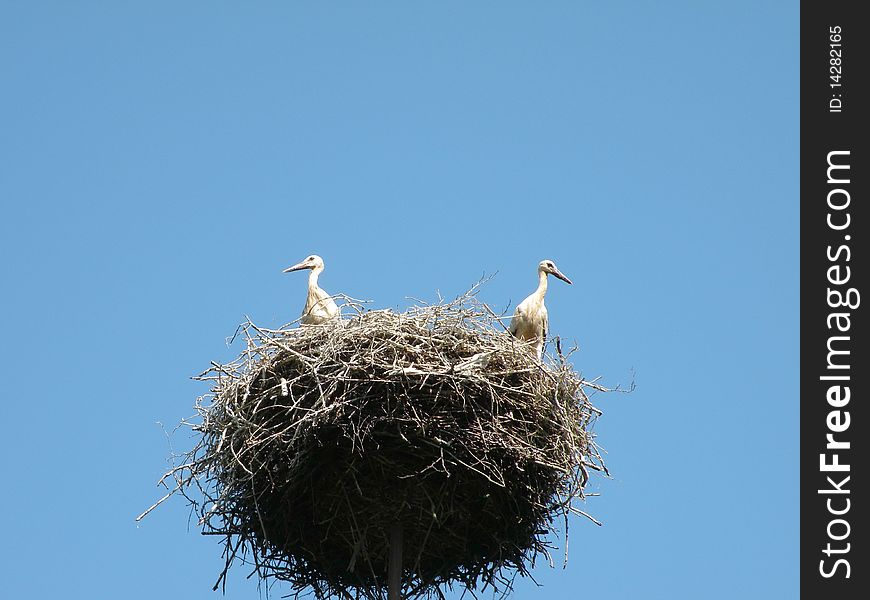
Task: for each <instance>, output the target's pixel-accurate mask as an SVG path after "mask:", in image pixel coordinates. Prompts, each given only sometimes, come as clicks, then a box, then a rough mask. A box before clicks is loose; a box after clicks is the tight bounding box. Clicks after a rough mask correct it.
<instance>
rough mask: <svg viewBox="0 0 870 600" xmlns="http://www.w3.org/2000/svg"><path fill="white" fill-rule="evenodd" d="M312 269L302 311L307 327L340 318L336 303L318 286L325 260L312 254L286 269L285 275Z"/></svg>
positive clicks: (303, 321) (303, 320)
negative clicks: (318, 278)
mask: <svg viewBox="0 0 870 600" xmlns="http://www.w3.org/2000/svg"><path fill="white" fill-rule="evenodd" d="M302 269H311V273H310V274H309V275H308V296H307V297H306V298H305V308H304V309H302V323H303V324H305V325H320V324H321V323H325V322H327V321H329V320H330V319H335V318H338V317H339V316H340V313H339V311H338V306H336V304H335V301H334V300H333V299H332V298H331V297H330V295H329V294H327V293H326V292H325V291H324V290H322V289H321V288H320V287H319V286H318V285H317V277H318V276H319V275H320V274H321V273H322V272H323V259H322V258H320V257H319V256H317V255H316V254H312V255H311V256H309V257H308V258H306V259H305V260H303V261H302V262H300V263H296V264H295V265H293V266H292V267H287V268H286V269H284V272H285V273H290V272H292V271H301V270H302Z"/></svg>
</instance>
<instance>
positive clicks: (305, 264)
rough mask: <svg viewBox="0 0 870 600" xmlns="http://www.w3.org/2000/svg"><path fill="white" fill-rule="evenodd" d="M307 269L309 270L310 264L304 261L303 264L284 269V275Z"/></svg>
mask: <svg viewBox="0 0 870 600" xmlns="http://www.w3.org/2000/svg"><path fill="white" fill-rule="evenodd" d="M307 268H308V263H307V262H305V261H302V262H301V263H296V264H295V265H293V266H292V267H287V268H286V269H284V273H292V272H293V271H301V270H302V269H307Z"/></svg>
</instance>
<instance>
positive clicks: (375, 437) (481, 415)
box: [167, 290, 606, 598]
mask: <svg viewBox="0 0 870 600" xmlns="http://www.w3.org/2000/svg"><path fill="white" fill-rule="evenodd" d="M240 332H241V334H242V335H243V336H244V338H245V340H246V342H247V347H246V348H245V350H244V351H243V352H242V353H241V356H240V357H239V358H238V359H237V360H236V361H234V362H232V363H230V364H227V365H218V364H216V363H215V364H213V368H212V369H210V370H209V371H207V372H206V373H204V374H203V375H202V376H201V378H202V379H205V380H208V381H210V382H212V384H213V388H212V393H211V394H208V395H206V396H204V397H202V398H200V399H199V400H198V402H197V406H196V408H197V411H198V413H199V417H200V418H201V421H200V422H199V423H198V424H196V425H194V429H195V431H197V432H199V435H198V437H197V440H198V443H197V444H196V446H195V448H194V449H193V450H192V451H190V452H189V454H187V455H186V456H184V457H182V458H183V460H182V461H181V462H180V463H179V464H178V466H177V467H175V468H174V469H173V470H172V471H170V472H169V473H167V476H171V478H174V480H175V482H176V487H175V488H174V489H173V490H172V491H171V492H170V494H167V497H168V496H169V495H171V494H172V493H174V492H180V493H182V494H183V495H184V496H185V497H186V498H187V499H188V501H189V502H190V503H191V505H192V506H193V508H194V510H195V511H196V513H197V515H198V516H199V518H200V525H201V526H202V529H203V533H205V534H208V535H217V536H220V537H222V538H224V544H225V548H224V556H225V559H226V564H225V568H224V569H223V572H222V573H221V575H220V577H219V579H218V583H217V584H216V585H215V588H217V587H218V586H219V585H220V584H221V582H222V581H225V578H226V575H227V571H228V570H229V568H230V566H231V565H232V564H233V562H234V561H235V560H236V559H239V560H241V561H242V562H245V563H247V564H250V565H253V570H254V572H256V573H257V574H258V575H259V576H260V577H262V578H264V579H265V578H276V579H280V580H285V581H288V582H290V584H291V585H292V588H293V589H294V590H295V591H296V592H302V591H306V590H307V591H313V592H314V594H315V596H316V597H317V598H326V597H328V596H330V595H337V596H339V597H344V598H354V597H363V598H382V597H384V596H383V594H384V592H383V590H384V589H385V586H386V575H387V565H388V560H389V539H390V530H391V527H393V526H394V525H396V524H398V525H401V527H402V529H403V532H404V544H403V545H404V561H403V562H404V566H403V573H402V578H403V586H404V587H403V589H404V592H403V593H404V595H405V596H403V597H417V596H435V597H443V596H442V594H441V588H442V587H445V586H446V587H452V586H453V585H455V584H460V585H462V586H464V587H467V588H468V589H471V590H474V589H479V588H480V587H481V586H483V587H485V586H486V585H492V586H494V587H495V588H496V589H498V588H501V589H502V590H506V589H510V587H511V583H510V582H511V581H512V579H513V577H514V576H515V575H516V574H517V573H519V574H521V575H528V569H529V568H531V565H532V564H533V562H534V560H535V558H536V557H537V556H538V555H539V554H543V555H545V556H546V557H547V558H548V559H549V557H550V555H549V552H548V549H550V548H551V546H550V545H549V543H548V541H547V539H546V538H547V536H548V534H549V533H550V532H551V530H552V529H553V525H554V521H555V520H556V519H557V518H558V519H559V520H560V521H562V520H563V519H564V522H565V524H566V526H567V517H568V515H569V514H570V513H572V512H574V513H578V514H583V515H585V514H586V513H584V512H583V511H581V510H580V509H579V508H578V507H577V506H576V503H577V501H578V500H581V499H583V498H584V486H585V484H586V482H587V479H588V472H589V469H592V470H598V471H604V472H606V469H605V467H604V463H603V461H602V459H601V456H600V454H599V452H598V449H597V447H596V445H595V443H594V441H593V433H592V431H591V426H592V424H593V423H594V421H595V419H596V418H597V416H599V415H600V412H599V411H598V410H597V409H596V408H595V407H593V406H592V404H591V403H590V402H589V399H588V398H587V396H586V394H585V392H584V388H586V387H593V388H596V389H603V388H599V387H598V386H597V385H595V384H594V383H590V382H586V381H584V380H583V379H582V378H581V377H580V376H579V375H578V374H577V373H575V372H574V370H573V369H572V368H571V366H570V365H569V364H568V362H567V360H566V358H565V356H563V354H562V352H561V348H560V347H559V348H558V349H557V352H556V354H555V356H554V357H547V358H546V359H545V362H543V363H542V362H541V361H539V360H538V358H537V357H536V356H535V354H534V351H533V350H532V349H531V348H530V347H529V346H528V345H527V344H524V343H522V342H519V341H518V340H516V339H514V338H513V337H512V336H510V335H509V334H508V333H507V332H505V331H504V327H503V326H502V325H501V323H500V321H499V317H498V316H497V315H495V314H494V313H493V312H492V311H491V310H489V308H488V307H487V306H486V305H485V304H483V303H481V302H480V301H478V300H477V299H476V298H475V296H474V290H472V291H471V292H469V293H467V294H466V295H464V296H462V297H460V298H458V299H457V300H455V301H453V302H449V303H439V304H435V305H422V304H421V305H418V306H414V307H412V308H411V309H409V310H408V311H407V312H405V313H401V314H397V313H394V312H391V311H382V310H379V311H358V314H357V315H356V316H355V317H353V318H352V319H350V320H345V321H340V322H333V323H331V324H327V325H312V326H302V327H297V328H290V329H281V330H267V329H262V328H259V327H256V326H255V325H254V324H253V323H251V322H247V323H245V324H243V325H242V326H241V328H240ZM557 347H558V345H557ZM587 516H588V515H587ZM565 535H566V536H567V529H566V531H565ZM565 542H566V543H567V539H566V540H565Z"/></svg>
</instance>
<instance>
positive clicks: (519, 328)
mask: <svg viewBox="0 0 870 600" xmlns="http://www.w3.org/2000/svg"><path fill="white" fill-rule="evenodd" d="M547 275H553V276H554V277H558V278H559V279H561V280H562V281H564V282H566V283H568V284H570V283H571V280H570V279H568V278H567V277H565V275H563V274H562V273H561V272H560V271H559V269H557V268H556V263H554V262H553V261H552V260H542V261H541V262H540V263H539V264H538V289H536V290H535V291H534V292H532V293H531V294H530V295H529V297H528V298H526V299H525V300H523V301H522V302H520V303H519V304H518V305H517V309H516V311H514V316H513V318H512V319H511V326H510V332H511V334H512V335H513V336H514V337H515V338H517V339H520V340H523V341H526V342H530V343H533V344H534V347H535V351H536V352H537V354H538V357H539V358H540V357H541V356H543V354H544V342H545V341H546V340H547V326H548V321H547V307H546V306H544V295H545V294H546V293H547Z"/></svg>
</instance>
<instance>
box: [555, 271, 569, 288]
mask: <svg viewBox="0 0 870 600" xmlns="http://www.w3.org/2000/svg"><path fill="white" fill-rule="evenodd" d="M553 277H558V278H559V279H561V280H562V281H564V282H565V283H567V284H568V285H574V284H573V283H572V281H571V280H570V279H568V278H567V277H565V276H564V275H563V274H562V272H561V271H560V270H559V269H553Z"/></svg>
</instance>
